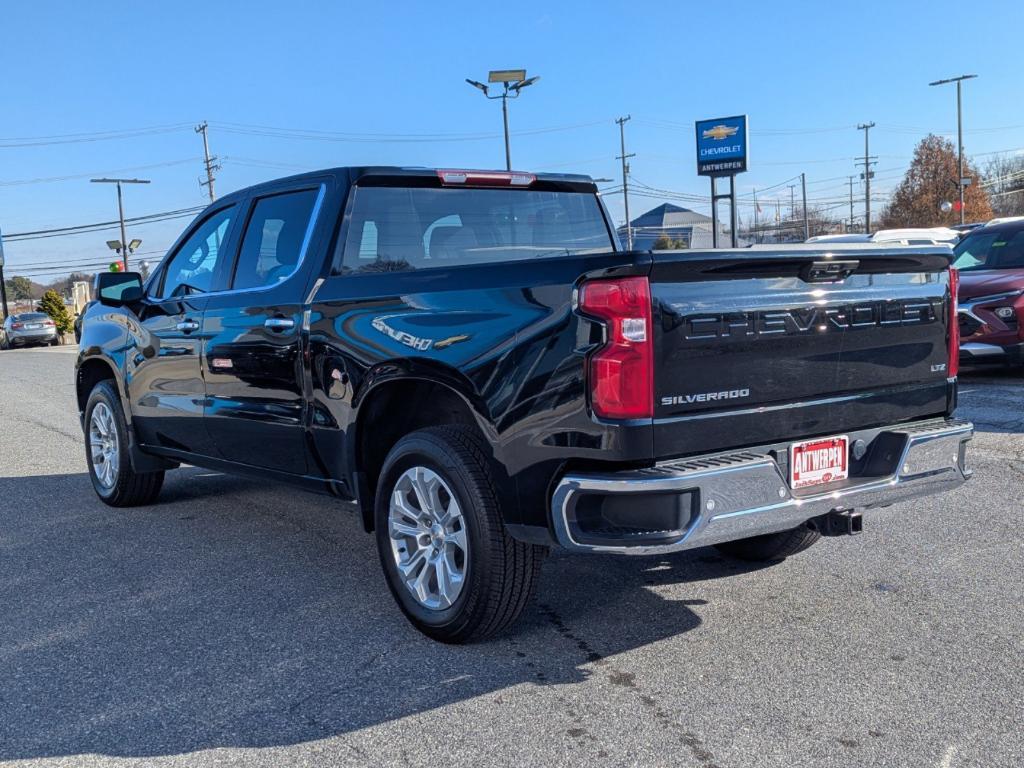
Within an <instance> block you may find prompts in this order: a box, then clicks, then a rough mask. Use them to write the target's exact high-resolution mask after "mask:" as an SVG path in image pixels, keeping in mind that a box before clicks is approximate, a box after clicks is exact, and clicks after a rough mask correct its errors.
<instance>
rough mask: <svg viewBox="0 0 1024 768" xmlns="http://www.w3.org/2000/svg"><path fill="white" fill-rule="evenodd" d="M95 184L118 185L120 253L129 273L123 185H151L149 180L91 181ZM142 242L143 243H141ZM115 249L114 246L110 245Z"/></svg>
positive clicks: (125, 269) (129, 249) (128, 249)
mask: <svg viewBox="0 0 1024 768" xmlns="http://www.w3.org/2000/svg"><path fill="white" fill-rule="evenodd" d="M89 181H91V182H92V183H93V184H117V216H118V219H119V220H120V222H121V241H120V243H119V245H120V246H121V247H120V248H119V249H117V250H118V253H119V254H120V256H121V261H123V262H124V271H125V272H127V271H128V253H129V252H130V251H131V248H129V244H128V235H127V234H126V233H125V228H124V197H123V195H122V194H121V185H122V184H149V183H150V182H149V179H89ZM140 242H141V241H140ZM137 245H138V244H137V243H136V244H134V245H132V246H131V247H132V248H134V247H136V246H137ZM110 246H111V248H113V244H110Z"/></svg>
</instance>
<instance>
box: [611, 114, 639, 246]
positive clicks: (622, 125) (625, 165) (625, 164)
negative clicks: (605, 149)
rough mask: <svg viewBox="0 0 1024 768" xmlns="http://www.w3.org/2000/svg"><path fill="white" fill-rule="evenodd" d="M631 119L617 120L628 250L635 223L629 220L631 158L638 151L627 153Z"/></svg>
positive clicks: (622, 118)
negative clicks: (620, 148)
mask: <svg viewBox="0 0 1024 768" xmlns="http://www.w3.org/2000/svg"><path fill="white" fill-rule="evenodd" d="M630 119H631V116H630V115H626V116H625V117H620V118H619V119H618V120H616V121H615V122H616V123H618V124H619V144H620V146H621V147H622V154H621V155H618V156H617V157H616V159H617V160H621V161H622V205H623V207H624V208H625V209H626V250H627V251H631V250H633V225H632V223H631V222H630V220H629V158H631V157H636V153H635V152H633V153H631V154H626V123H627V122H628V121H629V120H630Z"/></svg>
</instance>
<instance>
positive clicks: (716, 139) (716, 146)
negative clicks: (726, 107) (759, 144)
mask: <svg viewBox="0 0 1024 768" xmlns="http://www.w3.org/2000/svg"><path fill="white" fill-rule="evenodd" d="M745 170H747V116H746V115H738V116H736V117H720V118H717V119H715V120H700V121H698V122H697V173H698V174H700V175H701V176H731V175H732V174H734V173H743V172H744V171H745Z"/></svg>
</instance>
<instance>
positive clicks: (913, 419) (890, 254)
mask: <svg viewBox="0 0 1024 768" xmlns="http://www.w3.org/2000/svg"><path fill="white" fill-rule="evenodd" d="M949 263H950V252H949V251H948V250H946V249H943V248H937V247H936V248H907V247H894V246H886V245H855V246H827V247H813V246H803V245H796V246H778V247H772V248H750V249H739V250H713V251H671V252H653V253H652V252H629V251H624V250H623V249H622V248H621V247H620V245H619V243H618V240H617V237H616V235H615V230H614V228H613V226H612V223H611V221H610V219H609V217H608V215H607V213H606V211H605V210H604V207H603V205H602V203H601V199H600V197H599V195H598V194H597V190H596V187H595V185H594V183H593V182H592V181H591V180H590V179H589V178H586V177H583V176H572V175H547V174H545V175H534V174H528V173H515V172H512V173H499V172H490V171H486V172H485V171H461V170H427V169H410V168H386V167H366V168H338V169H333V170H325V171H321V172H316V173H309V174H304V175H301V176H294V177H291V178H287V179H282V180H279V181H274V182H270V183H267V184H262V185H259V186H256V187H253V188H250V189H245V190H242V191H239V192H236V193H233V194H231V195H228V196H227V197H224V198H222V199H220V200H218V201H217V202H215V203H213V204H212V205H210V207H209V208H208V209H207V210H206V211H204V212H203V213H202V214H201V215H200V216H199V217H198V218H197V219H196V220H195V222H193V223H192V225H191V226H189V227H188V229H187V230H186V231H185V232H184V234H183V235H182V236H181V238H180V239H179V240H178V242H177V243H176V244H175V245H174V246H173V247H172V248H171V250H170V252H169V253H168V254H167V256H166V258H165V259H164V260H163V261H162V263H161V264H160V266H159V267H158V268H157V269H155V270H154V271H153V274H152V275H151V276H150V277H149V279H148V280H147V281H146V282H145V284H144V285H143V282H142V280H141V279H140V277H139V276H138V275H135V274H132V273H125V274H113V273H111V274H103V275H101V276H100V277H99V278H98V280H97V292H98V296H97V298H98V301H97V302H96V303H95V304H94V305H92V306H91V307H90V308H89V310H88V314H87V316H86V318H85V322H84V326H83V329H82V338H81V344H80V351H79V357H78V364H77V374H76V375H77V394H78V408H79V411H80V413H81V417H82V425H83V429H84V432H85V446H86V456H87V459H88V464H89V470H90V473H91V477H92V483H93V486H94V488H95V490H96V492H97V493H98V494H99V496H100V498H101V499H103V500H104V501H105V502H107V503H108V504H111V505H114V506H128V505H137V504H148V503H151V502H153V501H154V500H155V499H156V498H157V494H158V493H159V491H160V487H161V484H162V482H163V478H164V472H165V470H168V469H172V468H175V467H177V466H178V465H179V463H188V464H194V465H198V466H202V467H208V468H212V469H216V470H223V471H227V472H234V473H240V474H247V475H251V476H253V477H259V478H275V479H279V480H283V481H287V482H290V483H294V484H297V485H300V486H303V487H305V488H308V489H310V490H319V491H323V492H327V493H331V494H334V495H336V496H338V497H340V498H343V499H348V500H353V501H355V502H356V504H357V505H358V509H359V511H360V514H361V516H362V522H363V525H364V526H365V528H366V530H367V531H375V534H376V540H377V547H378V550H379V554H380V559H381V563H382V565H383V568H384V572H385V574H386V577H387V583H388V585H389V587H390V589H391V591H392V593H393V594H394V596H395V598H396V600H397V602H398V604H399V606H400V607H401V609H402V610H403V611H404V612H405V614H406V616H408V618H409V619H410V620H411V621H412V622H413V624H414V625H415V626H416V627H418V628H419V629H420V630H421V631H423V632H424V633H426V634H427V635H429V636H431V637H434V638H436V639H439V640H443V641H447V642H465V641H468V640H473V639H478V638H482V637H486V636H488V635H490V634H493V633H494V632H496V631H498V630H501V629H503V628H504V627H506V626H508V625H509V624H510V623H511V622H512V621H513V620H514V619H515V618H516V617H517V616H518V615H519V613H520V612H521V611H522V609H523V606H524V605H525V604H526V602H527V600H528V598H529V596H530V594H531V592H532V590H533V588H534V585H535V584H536V582H537V578H538V568H539V566H540V563H541V560H542V558H543V555H544V554H545V553H546V551H547V549H548V548H549V547H551V546H560V547H562V548H564V549H567V550H570V551H573V552H581V553H582V552H602V553H622V554H652V553H666V552H673V551H677V550H683V549H688V548H692V547H700V546H706V545H715V546H717V547H719V548H720V549H722V550H723V551H725V552H726V553H728V554H730V555H733V556H736V557H741V558H748V559H761V560H779V559H782V558H784V557H786V556H788V555H792V554H794V553H796V552H798V551H800V550H802V549H805V548H806V547H808V546H809V545H810V544H812V543H813V542H814V541H816V540H817V539H818V538H819V537H820V536H822V535H837V534H841V533H842V534H845V533H856V532H857V531H858V530H860V526H861V524H862V518H861V516H860V514H861V513H860V511H861V510H864V509H869V508H875V507H882V506H888V505H890V504H892V503H894V502H897V501H901V500H904V499H907V498H911V497H914V496H919V495H922V494H931V493H936V492H939V491H943V490H947V489H950V488H954V487H956V486H958V485H959V484H961V483H962V482H964V481H965V480H966V479H967V477H968V476H969V475H970V472H969V471H968V470H967V469H966V466H965V456H964V454H965V447H966V444H967V441H968V440H970V438H971V436H972V434H973V428H972V426H971V425H970V424H969V423H965V422H963V421H957V420H954V419H953V418H952V414H953V411H954V409H955V407H956V395H957V390H956V366H957V354H956V350H957V324H956V322H955V317H956V298H955V297H956V289H955V280H956V273H955V272H954V271H951V270H950V268H949ZM296 503H301V501H296Z"/></svg>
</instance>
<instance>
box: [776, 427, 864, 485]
mask: <svg viewBox="0 0 1024 768" xmlns="http://www.w3.org/2000/svg"><path fill="white" fill-rule="evenodd" d="M849 442H850V441H849V438H847V436H846V435H839V436H838V437H822V438H818V439H817V440H808V441H806V442H803V443H793V445H792V446H790V449H789V485H790V487H791V488H794V489H796V488H807V487H809V486H812V485H824V484H825V483H831V482H834V481H836V480H845V479H846V478H847V477H849V476H850V450H849V448H850V446H849Z"/></svg>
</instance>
